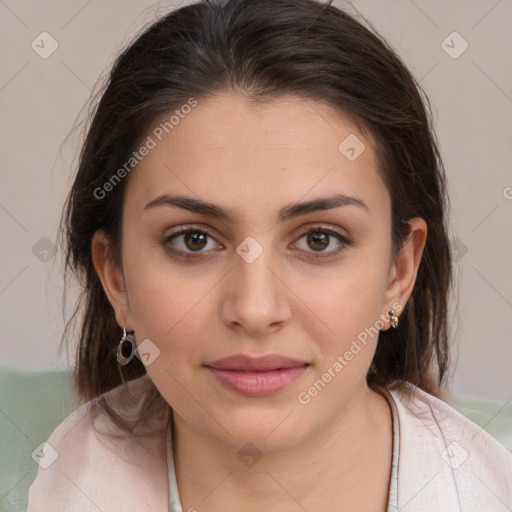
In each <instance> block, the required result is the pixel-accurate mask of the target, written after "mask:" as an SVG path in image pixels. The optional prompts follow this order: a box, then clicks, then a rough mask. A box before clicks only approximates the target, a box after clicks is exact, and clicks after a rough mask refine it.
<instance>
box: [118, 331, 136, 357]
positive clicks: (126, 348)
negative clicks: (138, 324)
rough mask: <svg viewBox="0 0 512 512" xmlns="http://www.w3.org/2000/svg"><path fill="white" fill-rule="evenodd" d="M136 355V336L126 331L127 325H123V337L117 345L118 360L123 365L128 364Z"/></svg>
mask: <svg viewBox="0 0 512 512" xmlns="http://www.w3.org/2000/svg"><path fill="white" fill-rule="evenodd" d="M134 355H135V336H134V335H133V334H127V333H126V327H123V337H122V338H121V341H120V342H119V345H118V347H117V362H118V363H119V364H121V365H123V366H124V365H125V364H128V363H129V362H130V361H131V360H132V359H133V356H134Z"/></svg>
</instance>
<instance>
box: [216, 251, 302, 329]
mask: <svg viewBox="0 0 512 512" xmlns="http://www.w3.org/2000/svg"><path fill="white" fill-rule="evenodd" d="M235 257H236V258H238V260H235V261H236V262H235V268H234V269H233V270H232V271H231V272H229V275H228V277H227V282H226V289H225V292H224V298H223V302H222V308H221V316H222V321H223V322H224V324H225V325H227V326H229V327H230V328H231V329H236V330H238V331H240V333H242V332H243V333H244V334H246V335H250V336H253V337H264V336H265V335H268V334H271V333H272V332H275V331H276V330H278V329H280V328H282V327H283V326H284V325H285V324H286V323H287V322H289V320H290V318H291V315H292V308H291V303H290V301H291V300H292V295H293V294H292V292H291V291H290V290H289V288H288V287H287V286H286V283H285V282H283V280H282V278H281V276H280V275H279V274H280V272H279V271H278V265H277V263H276V261H275V259H274V258H273V256H272V254H271V251H270V250H264V251H263V252H262V254H260V255H259V256H258V257H257V258H256V259H255V260H254V261H252V262H251V263H249V262H248V261H246V260H244V259H243V258H242V257H240V256H238V254H237V255H236V256H235Z"/></svg>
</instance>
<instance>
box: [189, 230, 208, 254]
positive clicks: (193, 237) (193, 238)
mask: <svg viewBox="0 0 512 512" xmlns="http://www.w3.org/2000/svg"><path fill="white" fill-rule="evenodd" d="M189 242H192V244H190V243H189ZM185 244H186V245H187V247H188V248H189V249H190V250H192V251H198V250H200V249H203V248H204V246H205V245H206V235H205V234H204V233H185ZM195 244H199V247H198V246H197V245H195Z"/></svg>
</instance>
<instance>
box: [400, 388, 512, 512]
mask: <svg viewBox="0 0 512 512" xmlns="http://www.w3.org/2000/svg"><path fill="white" fill-rule="evenodd" d="M390 393H391V395H392V396H393V398H394V402H395V404H396V406H397V410H398V416H399V430H400V451H399V468H398V476H399V503H400V502H402V504H405V503H409V507H408V508H407V510H415V511H422V510H425V511H427V510H441V509H442V510H446V511H450V510H481V507H482V506H485V507H488V509H489V510H493V511H499V510H504V511H505V510H510V509H511V507H512V453H511V452H509V451H508V450H507V449H506V448H505V447H504V446H503V445H502V444H500V443H499V442H498V441H497V440H496V439H494V438H493V437H492V436H490V435H489V434H488V433H487V432H486V431H485V430H484V429H483V428H482V427H480V426H478V425H477V424H476V423H473V422H472V421H471V420H469V419H468V418H466V417H465V416H464V415H462V414H461V413H459V412H458V411H456V410H455V409H454V408H453V407H451V406H450V405H448V404H447V403H445V402H443V401H442V400H440V399H439V398H437V397H435V396H433V395H430V394H429V393H426V392H425V391H423V390H421V389H419V388H418V387H416V386H414V385H412V384H410V383H407V385H406V386H405V387H404V388H403V389H401V390H395V391H391V390H390ZM436 507H439V508H436Z"/></svg>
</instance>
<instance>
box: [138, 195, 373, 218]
mask: <svg viewBox="0 0 512 512" xmlns="http://www.w3.org/2000/svg"><path fill="white" fill-rule="evenodd" d="M348 205H350V206H357V207H359V208H362V209H364V210H366V211H367V212H369V208H368V206H367V205H366V203H365V202H364V201H363V200H361V199H359V198H358V197H351V196H346V195H343V194H334V195H332V196H329V197H321V198H318V199H313V200H311V201H304V202H298V203H291V204H288V205H286V206H284V207H283V208H281V209H280V210H279V212H278V214H277V221H278V222H284V221H286V220H290V219H292V218H295V217H299V216H300V215H305V214H307V213H313V212H319V211H325V210H332V209H333V208H339V207H341V206H348ZM158 206H177V207H179V208H183V209H185V210H188V211H191V212H193V213H199V214H201V215H207V216H209V217H213V218H216V219H219V220H222V221H227V222H232V223H234V222H235V221H236V214H235V212H234V211H233V210H230V209H228V208H225V207H223V206H220V205H218V204H214V203H209V202H207V201H203V200H201V199H196V198H193V197H187V196H179V195H178V196H171V195H168V194H163V195H161V196H158V197H156V198H155V199H152V200H151V201H150V202H149V203H148V204H147V205H146V206H144V211H146V210H149V209H151V208H156V207H158Z"/></svg>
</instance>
